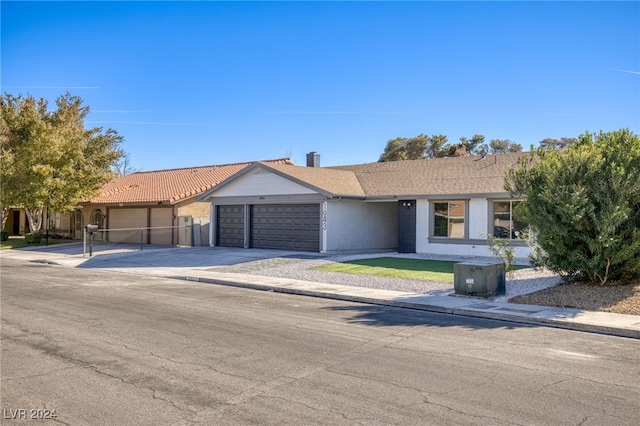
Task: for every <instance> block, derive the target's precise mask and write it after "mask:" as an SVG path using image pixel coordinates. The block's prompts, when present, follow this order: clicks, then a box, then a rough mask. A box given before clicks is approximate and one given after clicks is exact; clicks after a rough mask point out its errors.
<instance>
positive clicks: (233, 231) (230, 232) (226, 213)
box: [216, 205, 244, 247]
mask: <svg viewBox="0 0 640 426" xmlns="http://www.w3.org/2000/svg"><path fill="white" fill-rule="evenodd" d="M216 216H217V235H216V245H217V246H222V247H244V206H242V205H237V206H218V208H217V215H216Z"/></svg>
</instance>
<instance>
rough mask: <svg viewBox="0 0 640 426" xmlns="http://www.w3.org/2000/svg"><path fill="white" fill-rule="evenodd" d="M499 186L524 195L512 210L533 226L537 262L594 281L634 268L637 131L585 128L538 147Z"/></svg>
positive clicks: (637, 268)
mask: <svg viewBox="0 0 640 426" xmlns="http://www.w3.org/2000/svg"><path fill="white" fill-rule="evenodd" d="M505 188H506V189H507V191H509V192H510V193H511V194H512V195H514V196H526V200H525V201H524V202H522V203H521V204H520V205H519V209H518V210H516V214H517V215H519V219H520V220H522V221H526V222H528V223H529V224H531V226H532V228H533V230H534V233H535V235H536V241H537V244H538V246H539V247H538V249H537V250H536V251H535V254H534V261H535V262H536V263H538V264H541V265H543V266H546V267H547V268H549V269H550V270H552V271H554V272H558V273H561V274H564V275H568V276H572V277H579V278H586V279H587V280H589V281H590V282H593V283H597V284H600V285H605V284H607V283H608V282H611V281H612V280H617V279H626V278H631V277H637V276H640V138H639V137H638V136H637V135H634V134H633V133H631V132H630V131H629V130H626V129H625V130H619V131H614V132H609V133H603V132H600V133H599V134H591V133H585V134H584V135H581V136H580V138H579V139H578V140H577V141H576V142H574V143H571V144H569V145H568V146H567V147H566V148H565V149H562V150H557V149H554V147H552V146H547V148H542V147H541V148H538V149H537V150H536V151H535V152H532V153H531V155H530V156H528V157H523V158H522V159H521V160H520V163H519V164H518V166H517V167H516V168H512V169H510V170H509V171H508V173H507V178H506V182H505Z"/></svg>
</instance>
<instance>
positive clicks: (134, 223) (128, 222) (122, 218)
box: [105, 208, 148, 244]
mask: <svg viewBox="0 0 640 426" xmlns="http://www.w3.org/2000/svg"><path fill="white" fill-rule="evenodd" d="M147 215H148V212H147V209H146V208H142V209H140V208H135V209H129V208H122V209H109V213H108V216H107V217H108V221H109V222H108V223H109V229H127V230H126V231H112V232H107V233H106V234H105V238H107V239H108V240H109V241H110V242H113V243H136V244H140V242H141V237H142V236H141V232H140V228H146V227H147V217H148V216H147ZM144 242H146V241H144Z"/></svg>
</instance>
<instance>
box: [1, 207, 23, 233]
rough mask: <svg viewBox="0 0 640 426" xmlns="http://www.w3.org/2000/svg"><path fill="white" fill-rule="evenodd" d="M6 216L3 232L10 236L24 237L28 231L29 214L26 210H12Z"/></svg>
mask: <svg viewBox="0 0 640 426" xmlns="http://www.w3.org/2000/svg"><path fill="white" fill-rule="evenodd" d="M6 215H7V217H6V221H5V223H4V228H3V230H4V231H7V232H8V233H9V235H23V234H24V233H25V229H28V223H27V214H26V213H25V211H24V209H20V208H10V209H9V210H8V211H7V213H6Z"/></svg>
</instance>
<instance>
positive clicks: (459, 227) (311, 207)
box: [197, 153, 529, 257]
mask: <svg viewBox="0 0 640 426" xmlns="http://www.w3.org/2000/svg"><path fill="white" fill-rule="evenodd" d="M522 155H525V154H523V153H508V154H499V155H486V156H470V157H452V158H441V159H428V160H410V161H392V162H383V163H369V164H360V165H352V166H340V167H319V157H318V155H317V154H316V153H310V154H308V155H307V167H303V166H296V165H292V164H273V163H272V164H268V163H264V162H257V163H254V164H252V165H251V166H249V167H247V168H244V169H243V170H242V171H240V172H238V173H237V174H235V175H234V176H231V177H230V178H228V179H227V180H226V181H224V182H222V183H220V184H219V185H216V186H215V187H214V188H211V189H209V190H207V191H205V192H204V193H203V194H202V195H200V196H199V197H198V198H197V199H198V200H199V201H207V202H209V203H211V209H210V223H211V225H212V226H211V227H210V241H211V243H212V245H216V246H231V247H245V248H249V247H260V248H280V249H292V250H306V251H315V252H321V253H346V252H356V251H357V252H362V251H384V250H397V251H399V252H405V253H416V252H417V253H434V254H456V255H480V256H488V255H490V252H489V251H488V249H487V234H493V235H495V236H497V237H500V238H509V239H513V240H514V242H515V244H514V245H515V246H517V247H516V254H517V256H518V257H526V256H527V255H528V253H529V247H528V246H527V244H526V241H525V240H524V238H525V237H526V233H525V232H523V231H524V230H525V229H526V226H524V224H521V223H519V222H517V221H515V220H514V219H513V208H514V206H515V204H516V203H517V200H513V199H511V198H510V196H509V194H508V193H507V192H506V191H505V190H504V177H505V173H506V171H507V169H508V167H509V166H512V165H515V164H516V163H517V161H518V158H519V157H520V156H522Z"/></svg>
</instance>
